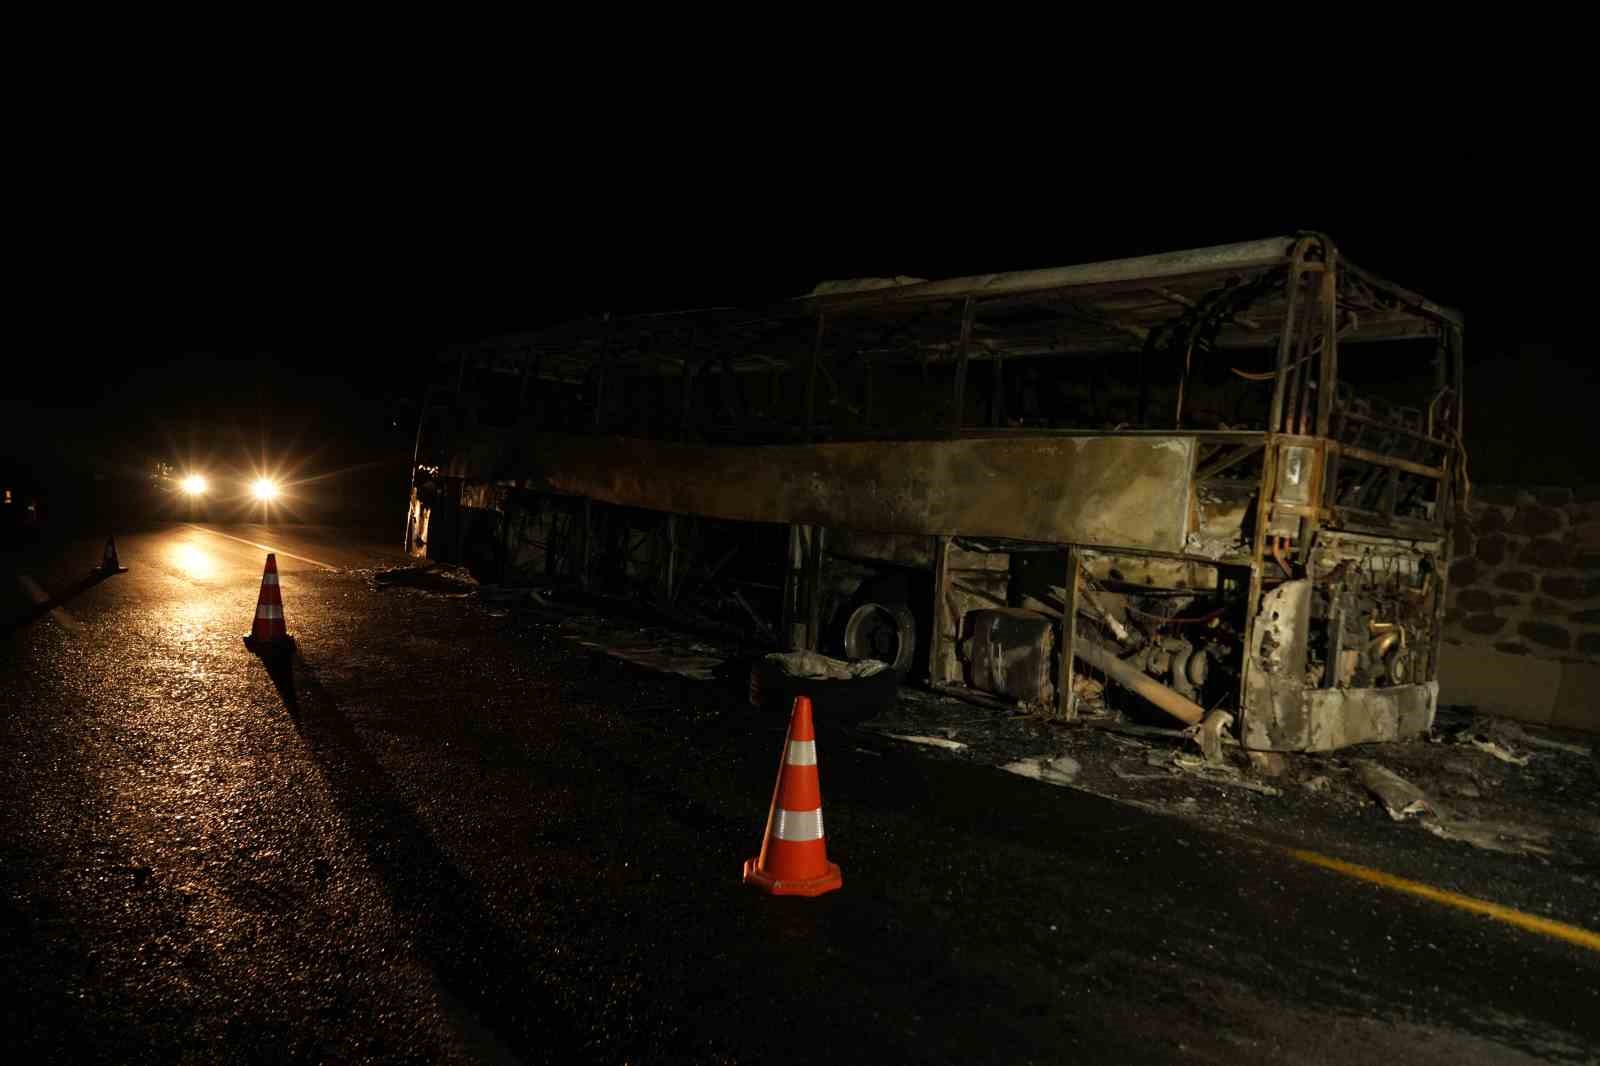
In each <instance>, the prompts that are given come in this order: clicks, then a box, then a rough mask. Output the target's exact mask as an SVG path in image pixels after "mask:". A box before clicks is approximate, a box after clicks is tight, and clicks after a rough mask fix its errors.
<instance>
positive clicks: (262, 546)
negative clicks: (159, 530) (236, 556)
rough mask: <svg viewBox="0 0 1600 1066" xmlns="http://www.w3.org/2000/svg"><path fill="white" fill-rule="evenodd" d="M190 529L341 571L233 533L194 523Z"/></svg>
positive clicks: (319, 561) (323, 567) (318, 561)
mask: <svg viewBox="0 0 1600 1066" xmlns="http://www.w3.org/2000/svg"><path fill="white" fill-rule="evenodd" d="M189 528H190V529H198V530H199V531H200V532H202V533H210V534H211V535H212V536H213V537H226V538H228V539H229V540H236V541H238V542H239V543H240V544H248V545H250V547H252V548H260V549H261V550H262V551H264V552H272V553H274V554H275V555H281V556H283V557H284V558H286V559H298V560H300V561H301V562H302V563H310V564H311V565H312V566H320V567H322V569H324V570H334V571H337V570H338V569H339V568H338V567H337V566H334V565H333V564H332V563H325V562H322V561H321V560H320V559H311V558H308V557H307V556H304V555H296V554H295V553H294V552H286V551H284V550H283V549H282V548H274V547H273V546H272V545H270V544H257V543H256V542H255V541H253V540H245V539H244V538H243V537H236V536H234V535H233V534H232V533H222V532H220V531H218V530H215V529H208V528H206V527H205V526H200V525H195V524H194V523H193V522H191V523H189Z"/></svg>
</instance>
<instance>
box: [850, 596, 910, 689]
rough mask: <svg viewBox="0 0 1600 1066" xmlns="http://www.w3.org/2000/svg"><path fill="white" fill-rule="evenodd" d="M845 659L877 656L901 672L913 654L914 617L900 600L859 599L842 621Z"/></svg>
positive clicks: (904, 669) (907, 666)
mask: <svg viewBox="0 0 1600 1066" xmlns="http://www.w3.org/2000/svg"><path fill="white" fill-rule="evenodd" d="M844 654H845V658H847V659H877V660H879V661H881V662H885V663H888V664H889V668H890V669H891V670H893V671H894V672H895V673H897V674H900V675H902V676H904V675H905V674H906V672H907V671H909V670H910V669H911V660H912V658H913V657H915V655H916V654H917V619H916V617H915V616H914V615H913V614H912V613H911V608H909V607H907V606H906V605H905V604H904V603H873V602H868V603H863V604H860V605H859V606H857V607H856V609H855V610H853V611H851V612H850V617H849V618H847V619H846V620H845V623H844Z"/></svg>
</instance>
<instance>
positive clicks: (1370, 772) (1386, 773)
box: [1354, 759, 1431, 822]
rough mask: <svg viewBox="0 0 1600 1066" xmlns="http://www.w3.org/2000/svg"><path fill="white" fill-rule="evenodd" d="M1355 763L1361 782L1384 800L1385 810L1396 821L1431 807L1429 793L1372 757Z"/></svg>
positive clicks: (1421, 812)
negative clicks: (1379, 763)
mask: <svg viewBox="0 0 1600 1066" xmlns="http://www.w3.org/2000/svg"><path fill="white" fill-rule="evenodd" d="M1354 765H1355V768H1356V775H1357V776H1358V777H1360V778H1361V783H1362V784H1363V785H1365V786H1366V787H1367V790H1368V791H1369V792H1371V793H1372V794H1373V795H1374V796H1377V797H1378V799H1379V800H1381V801H1382V803H1383V807H1384V810H1386V811H1388V812H1389V817H1390V818H1393V819H1394V820H1395V821H1397V822H1403V821H1405V820H1406V819H1407V818H1410V817H1412V816H1414V815H1419V814H1423V813H1425V812H1426V811H1428V810H1430V809H1431V808H1430V807H1429V806H1428V796H1427V793H1425V792H1423V791H1422V789H1420V788H1418V787H1417V786H1416V785H1413V784H1412V783H1411V782H1410V781H1407V780H1406V779H1405V778H1403V777H1401V776H1400V775H1399V774H1397V773H1395V772H1394V771H1393V770H1390V769H1388V768H1387V767H1384V766H1379V765H1378V764H1377V763H1375V762H1373V761H1372V760H1370V759H1357V760H1355V764H1354Z"/></svg>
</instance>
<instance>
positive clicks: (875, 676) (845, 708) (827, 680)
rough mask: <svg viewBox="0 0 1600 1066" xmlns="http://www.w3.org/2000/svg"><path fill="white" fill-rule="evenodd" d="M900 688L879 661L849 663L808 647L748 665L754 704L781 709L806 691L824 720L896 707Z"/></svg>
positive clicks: (861, 718) (862, 716) (860, 717)
mask: <svg viewBox="0 0 1600 1066" xmlns="http://www.w3.org/2000/svg"><path fill="white" fill-rule="evenodd" d="M899 689H900V677H899V675H898V674H896V673H895V672H894V671H893V670H891V669H889V666H888V664H887V663H884V662H880V661H879V660H877V659H861V660H858V661H855V662H847V661H845V660H843V659H834V658H832V657H830V656H827V655H819V654H817V653H816V652H810V651H796V652H774V653H772V654H770V655H764V656H762V657H761V658H759V659H757V660H756V661H755V662H754V663H753V664H752V665H751V667H750V703H751V705H752V706H755V707H761V708H764V709H766V710H771V711H783V710H787V709H788V708H789V707H791V706H792V705H793V703H794V699H795V697H796V696H799V695H802V694H803V695H806V696H809V697H810V698H811V702H812V705H813V707H814V708H815V710H816V713H817V718H818V720H821V721H827V720H845V719H853V720H855V721H864V720H865V719H867V718H871V717H872V716H874V715H876V714H879V713H880V712H882V711H883V710H884V709H886V708H888V707H891V706H893V705H894V703H895V697H896V694H897V693H898V692H899ZM907 732H911V731H910V730H907Z"/></svg>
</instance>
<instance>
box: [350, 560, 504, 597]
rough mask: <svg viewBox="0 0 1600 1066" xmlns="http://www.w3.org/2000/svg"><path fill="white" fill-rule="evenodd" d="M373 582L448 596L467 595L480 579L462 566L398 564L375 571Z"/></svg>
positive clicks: (377, 585)
mask: <svg viewBox="0 0 1600 1066" xmlns="http://www.w3.org/2000/svg"><path fill="white" fill-rule="evenodd" d="M372 584H373V586H374V587H376V588H379V589H387V588H408V589H417V590H418V591H421V592H438V593H442V594H444V595H447V596H466V595H469V594H470V593H471V592H472V591H473V590H474V589H476V588H477V587H478V579H477V578H475V577H473V576H472V574H471V572H470V571H468V570H467V569H466V568H465V567H460V566H444V565H431V566H396V567H390V568H389V569H385V570H377V571H374V572H373V574H372Z"/></svg>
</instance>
